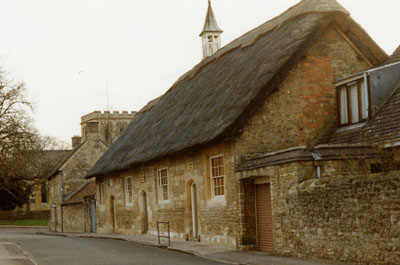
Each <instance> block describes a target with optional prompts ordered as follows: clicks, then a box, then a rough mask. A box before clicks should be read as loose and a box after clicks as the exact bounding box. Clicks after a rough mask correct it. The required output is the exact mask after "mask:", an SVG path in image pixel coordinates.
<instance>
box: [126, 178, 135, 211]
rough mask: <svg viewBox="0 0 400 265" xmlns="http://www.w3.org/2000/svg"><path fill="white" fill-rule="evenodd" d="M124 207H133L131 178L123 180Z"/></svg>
mask: <svg viewBox="0 0 400 265" xmlns="http://www.w3.org/2000/svg"><path fill="white" fill-rule="evenodd" d="M125 205H126V206H132V205H133V183H132V177H126V178H125Z"/></svg>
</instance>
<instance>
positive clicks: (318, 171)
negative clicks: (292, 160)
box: [311, 151, 322, 179]
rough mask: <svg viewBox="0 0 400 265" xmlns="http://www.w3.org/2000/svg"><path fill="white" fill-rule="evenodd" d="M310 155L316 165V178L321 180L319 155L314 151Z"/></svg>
mask: <svg viewBox="0 0 400 265" xmlns="http://www.w3.org/2000/svg"><path fill="white" fill-rule="evenodd" d="M311 155H312V157H313V158H314V160H315V161H316V162H317V163H316V164H317V176H318V179H320V178H321V166H320V162H319V161H321V160H322V158H321V155H320V154H319V153H318V152H316V151H314V152H312V153H311Z"/></svg>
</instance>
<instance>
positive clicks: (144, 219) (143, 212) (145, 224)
mask: <svg viewBox="0 0 400 265" xmlns="http://www.w3.org/2000/svg"><path fill="white" fill-rule="evenodd" d="M140 199H141V200H140V221H141V222H140V223H141V226H142V227H141V230H142V231H141V232H142V234H147V231H148V230H149V221H148V216H147V195H146V192H145V191H142V193H141V195H140Z"/></svg>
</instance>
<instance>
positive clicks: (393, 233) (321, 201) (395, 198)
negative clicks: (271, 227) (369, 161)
mask: <svg viewBox="0 0 400 265" xmlns="http://www.w3.org/2000/svg"><path fill="white" fill-rule="evenodd" d="M285 200H286V202H287V205H286V207H285V209H286V210H283V209H281V210H283V211H281V220H282V223H283V226H282V229H281V233H280V235H279V236H280V238H281V240H282V241H281V242H277V243H278V244H280V245H281V246H280V247H279V252H280V253H281V254H288V255H297V256H311V257H318V258H324V259H333V260H341V261H346V262H354V263H358V264H399V261H400V207H399V205H400V173H399V172H391V173H388V174H385V175H376V174H375V175H364V176H352V177H350V176H346V177H336V178H322V179H320V180H315V179H314V180H307V181H304V182H303V183H301V184H300V185H294V186H293V187H292V188H291V189H290V190H289V192H288V193H287V197H286V198H285Z"/></svg>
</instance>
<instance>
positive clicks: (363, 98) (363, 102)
mask: <svg viewBox="0 0 400 265" xmlns="http://www.w3.org/2000/svg"><path fill="white" fill-rule="evenodd" d="M360 87H361V111H362V113H361V117H362V119H363V120H365V119H367V118H368V107H367V106H368V103H367V102H368V100H367V91H366V87H365V85H364V80H362V81H361V84H360Z"/></svg>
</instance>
